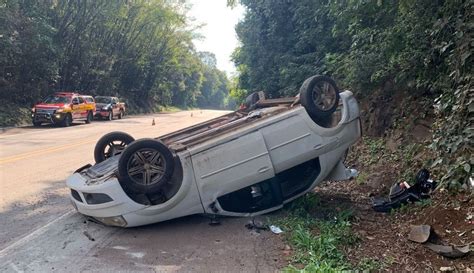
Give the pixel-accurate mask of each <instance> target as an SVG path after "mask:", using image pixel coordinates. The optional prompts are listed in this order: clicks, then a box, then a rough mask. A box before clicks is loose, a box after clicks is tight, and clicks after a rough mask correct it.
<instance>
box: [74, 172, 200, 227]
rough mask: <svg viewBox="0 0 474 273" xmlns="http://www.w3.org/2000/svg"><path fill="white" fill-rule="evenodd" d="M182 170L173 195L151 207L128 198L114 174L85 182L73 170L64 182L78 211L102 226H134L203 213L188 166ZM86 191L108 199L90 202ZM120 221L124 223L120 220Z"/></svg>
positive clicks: (85, 180)
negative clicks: (181, 176) (180, 183)
mask: <svg viewBox="0 0 474 273" xmlns="http://www.w3.org/2000/svg"><path fill="white" fill-rule="evenodd" d="M184 170H185V174H184V177H183V181H182V185H181V187H180V189H179V191H178V192H177V193H176V194H175V196H174V197H172V198H171V199H170V200H168V201H167V202H166V203H163V204H157V205H153V206H151V205H143V204H139V203H137V202H135V201H134V200H132V199H131V198H130V197H129V196H128V195H127V194H126V193H125V192H124V191H123V189H122V187H121V186H120V183H119V181H118V179H117V178H116V177H109V178H106V179H105V180H104V181H100V182H87V181H88V180H87V178H86V177H84V176H83V175H82V174H81V173H78V172H76V173H74V174H72V175H71V176H70V177H69V178H68V179H67V180H66V184H67V186H68V187H69V188H70V189H71V194H70V198H71V201H72V203H73V206H74V207H75V208H76V210H77V211H78V212H79V213H81V214H84V215H86V216H90V217H93V218H94V219H95V220H97V221H99V222H102V223H104V224H106V225H111V226H121V227H134V226H141V225H146V224H151V223H157V222H161V221H166V220H169V219H173V218H178V217H182V216H186V215H192V214H198V213H204V209H203V207H202V204H201V199H200V197H199V193H198V190H197V187H196V185H195V183H194V180H193V179H192V172H191V171H192V169H191V168H187V167H185V168H184ZM89 194H99V195H100V194H102V195H106V196H108V197H109V198H110V200H108V201H107V202H103V203H100V204H91V203H90V198H88V195H89ZM89 197H90V196H89ZM92 203H94V202H92ZM122 220H123V222H124V223H121V221H122ZM114 221H119V222H118V223H114Z"/></svg>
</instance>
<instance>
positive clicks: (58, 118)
mask: <svg viewBox="0 0 474 273" xmlns="http://www.w3.org/2000/svg"><path fill="white" fill-rule="evenodd" d="M31 118H32V120H33V122H42V123H51V124H56V123H61V122H62V121H63V120H64V119H65V118H66V113H32V114H31Z"/></svg>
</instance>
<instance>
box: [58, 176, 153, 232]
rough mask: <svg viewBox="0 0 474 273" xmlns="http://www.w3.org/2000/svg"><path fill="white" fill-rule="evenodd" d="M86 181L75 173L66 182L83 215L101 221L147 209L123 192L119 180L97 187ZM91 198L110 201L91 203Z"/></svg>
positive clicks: (113, 179)
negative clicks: (96, 197) (95, 197)
mask: <svg viewBox="0 0 474 273" xmlns="http://www.w3.org/2000/svg"><path fill="white" fill-rule="evenodd" d="M86 181H87V180H86V179H85V178H84V177H83V176H82V175H81V174H79V173H74V174H73V175H71V176H70V177H69V178H68V179H67V181H66V184H67V186H68V187H69V188H70V189H71V194H70V198H71V201H72V202H73V205H74V207H75V208H76V209H77V211H78V212H79V213H81V214H84V215H87V216H91V217H93V218H95V219H97V220H99V221H100V219H101V218H111V217H120V216H123V215H125V214H128V213H131V212H134V211H137V210H141V209H144V208H146V207H147V206H145V205H141V204H138V203H136V202H134V201H133V200H132V199H130V197H128V196H127V195H126V194H125V192H124V191H123V190H122V187H121V186H120V184H119V182H118V180H117V178H111V179H109V180H107V181H105V182H103V183H100V184H97V185H88V184H86ZM90 196H102V197H104V196H107V197H108V199H107V198H106V199H104V198H102V199H103V200H102V202H101V200H99V202H97V201H92V202H91V199H92V198H90ZM125 226H128V224H127V225H125Z"/></svg>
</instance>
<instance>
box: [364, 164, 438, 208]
mask: <svg viewBox="0 0 474 273" xmlns="http://www.w3.org/2000/svg"><path fill="white" fill-rule="evenodd" d="M436 184H437V183H436V182H435V181H433V180H432V179H430V172H429V171H428V170H426V169H421V170H420V171H419V172H418V174H417V175H416V182H415V184H414V185H410V184H409V183H407V182H406V181H404V182H401V183H395V184H393V185H392V186H391V187H390V193H389V197H388V198H383V197H376V198H374V199H373V201H372V208H373V209H374V210H375V211H378V212H390V211H391V210H392V209H396V208H399V207H401V206H402V205H404V204H407V203H413V202H417V201H421V200H423V199H428V198H430V194H431V192H432V191H433V190H434V189H435V188H436Z"/></svg>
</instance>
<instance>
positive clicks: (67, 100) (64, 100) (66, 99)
mask: <svg viewBox="0 0 474 273" xmlns="http://www.w3.org/2000/svg"><path fill="white" fill-rule="evenodd" d="M70 102H71V98H70V97H64V96H56V95H50V96H47V97H46V98H45V99H44V100H43V103H48V104H53V103H70Z"/></svg>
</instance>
